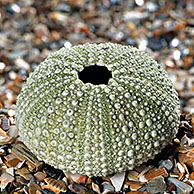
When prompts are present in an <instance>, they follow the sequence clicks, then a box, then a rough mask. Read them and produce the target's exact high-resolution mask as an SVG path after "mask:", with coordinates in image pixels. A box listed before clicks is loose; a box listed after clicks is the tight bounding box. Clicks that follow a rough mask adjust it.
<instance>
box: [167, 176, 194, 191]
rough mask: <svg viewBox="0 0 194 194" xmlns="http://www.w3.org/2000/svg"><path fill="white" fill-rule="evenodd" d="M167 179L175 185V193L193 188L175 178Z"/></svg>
mask: <svg viewBox="0 0 194 194" xmlns="http://www.w3.org/2000/svg"><path fill="white" fill-rule="evenodd" d="M167 180H168V181H169V182H171V183H173V184H174V185H175V186H176V188H177V193H185V194H188V193H190V192H191V191H192V190H193V188H192V187H191V186H190V185H188V184H186V183H184V182H181V181H179V180H177V179H176V178H173V177H169V178H168V179H167Z"/></svg>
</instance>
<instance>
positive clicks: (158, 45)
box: [148, 37, 167, 51]
mask: <svg viewBox="0 0 194 194" xmlns="http://www.w3.org/2000/svg"><path fill="white" fill-rule="evenodd" d="M166 44H167V43H166V41H165V40H164V39H160V38H152V37H151V38H148V47H149V48H151V49H152V50H154V51H159V50H161V49H162V48H163V47H164V46H165V45H166Z"/></svg>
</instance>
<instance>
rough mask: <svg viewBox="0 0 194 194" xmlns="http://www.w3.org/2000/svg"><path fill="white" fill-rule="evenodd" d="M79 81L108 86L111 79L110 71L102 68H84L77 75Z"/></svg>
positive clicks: (93, 66) (95, 66)
mask: <svg viewBox="0 0 194 194" xmlns="http://www.w3.org/2000/svg"><path fill="white" fill-rule="evenodd" d="M78 76H79V79H80V80H82V81H83V82H84V83H91V84H94V85H99V84H108V81H109V79H110V78H112V74H111V71H109V70H108V69H107V67H104V66H97V65H92V66H89V67H85V68H84V70H83V71H81V72H79V73H78Z"/></svg>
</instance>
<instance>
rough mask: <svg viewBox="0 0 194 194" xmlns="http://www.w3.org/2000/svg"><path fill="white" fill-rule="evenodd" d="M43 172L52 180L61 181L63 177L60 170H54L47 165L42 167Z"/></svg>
mask: <svg viewBox="0 0 194 194" xmlns="http://www.w3.org/2000/svg"><path fill="white" fill-rule="evenodd" d="M44 172H45V173H46V174H47V175H48V176H50V177H52V178H54V179H58V180H62V179H63V177H65V174H64V172H63V171H62V170H59V169H55V168H54V167H52V166H50V165H48V164H45V165H44Z"/></svg>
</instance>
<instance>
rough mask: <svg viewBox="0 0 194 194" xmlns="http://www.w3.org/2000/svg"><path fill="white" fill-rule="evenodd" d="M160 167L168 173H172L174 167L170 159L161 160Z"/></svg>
mask: <svg viewBox="0 0 194 194" xmlns="http://www.w3.org/2000/svg"><path fill="white" fill-rule="evenodd" d="M159 167H160V168H165V169H166V170H167V171H170V170H171V169H172V167H173V163H172V162H171V160H169V159H167V160H161V161H160V162H159Z"/></svg>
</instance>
